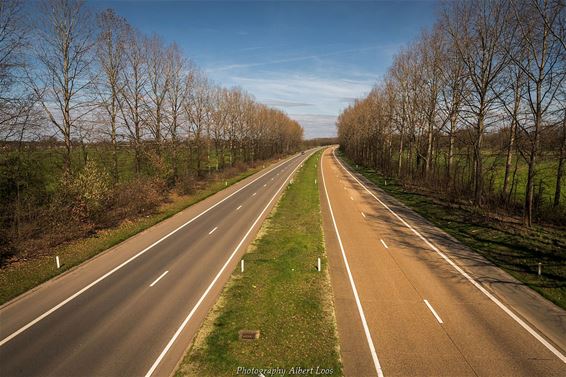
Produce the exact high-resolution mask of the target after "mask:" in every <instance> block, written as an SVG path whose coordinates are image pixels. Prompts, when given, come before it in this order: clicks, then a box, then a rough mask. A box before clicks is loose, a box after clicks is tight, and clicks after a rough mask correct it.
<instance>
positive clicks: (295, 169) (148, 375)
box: [145, 152, 314, 377]
mask: <svg viewBox="0 0 566 377" xmlns="http://www.w3.org/2000/svg"><path fill="white" fill-rule="evenodd" d="M313 153H314V152H313ZM311 155H312V153H311V154H309V155H308V156H306V157H305V158H308V157H310V156H311ZM297 169H298V166H297V167H295V168H294V169H293V170H292V171H291V173H290V174H289V175H288V176H287V178H285V180H284V182H283V184H282V185H281V186H279V189H278V190H277V192H275V194H274V195H273V196H272V197H271V199H270V200H269V202H268V203H267V205H266V206H265V207H264V208H263V210H262V211H261V212H260V214H259V215H258V217H257V218H256V219H255V221H254V222H253V224H252V225H251V227H250V228H249V229H248V231H247V232H246V234H245V235H244V237H243V238H242V239H241V240H240V243H239V244H238V245H237V246H236V248H235V249H234V251H232V254H230V256H229V257H228V259H227V260H226V262H225V263H224V265H223V266H222V268H221V269H220V270H219V271H218V273H217V274H216V276H215V277H214V279H213V280H212V282H211V283H210V285H209V286H208V288H206V290H205V291H204V293H203V294H202V296H201V297H200V299H199V300H198V301H197V303H196V304H195V306H194V307H193V309H192V310H191V311H190V313H189V314H188V315H187V317H186V318H185V319H184V320H183V322H182V323H181V325H180V326H179V328H178V329H177V331H176V332H175V334H173V337H172V338H171V339H170V340H169V342H168V343H167V345H166V346H165V348H163V351H161V353H160V354H159V356H158V357H157V359H156V360H155V362H154V363H153V365H152V366H151V368H149V370H148V371H147V373H146V374H145V377H150V376H151V375H152V374H153V372H155V369H157V367H158V366H159V364H160V363H161V360H163V358H164V357H165V355H166V354H167V352H169V349H171V347H172V346H173V343H175V341H176V340H177V338H178V337H179V335H180V334H181V332H182V331H183V329H184V328H185V327H186V326H187V323H189V321H190V320H191V318H192V317H193V315H194V314H195V312H196V311H197V309H198V308H199V307H200V305H201V304H202V302H203V301H204V299H205V298H206V296H208V293H209V292H210V290H211V289H212V288H213V287H214V285H216V282H217V281H218V279H220V276H221V275H222V273H223V272H224V270H226V268H227V267H228V265H229V264H230V261H231V260H232V259H234V256H235V255H236V253H237V252H238V250H240V247H241V246H242V244H243V243H244V241H245V240H246V238H248V236H249V235H250V233H251V232H252V230H253V229H254V227H255V226H256V224H257V223H258V221H259V220H260V219H261V217H262V216H263V214H264V213H265V211H267V209H268V208H269V206H270V205H271V203H272V202H273V201H274V200H275V198H276V197H277V195H278V194H279V193H280V192H281V190H283V188H284V187H285V186H286V185H287V182H288V181H289V179H290V178H291V176H292V175H293V173H294V172H295V171H297Z"/></svg>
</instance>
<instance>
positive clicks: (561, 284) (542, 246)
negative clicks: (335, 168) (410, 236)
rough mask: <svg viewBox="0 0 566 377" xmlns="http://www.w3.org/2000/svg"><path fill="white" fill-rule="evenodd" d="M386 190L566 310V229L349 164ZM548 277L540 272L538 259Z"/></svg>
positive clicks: (345, 160) (344, 159) (343, 158)
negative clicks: (456, 200)
mask: <svg viewBox="0 0 566 377" xmlns="http://www.w3.org/2000/svg"><path fill="white" fill-rule="evenodd" d="M340 158H341V159H342V160H343V161H344V162H346V163H348V164H349V165H350V166H351V167H352V169H353V170H355V171H357V172H359V173H361V174H362V175H364V176H365V177H366V178H368V179H369V180H370V181H372V182H373V183H375V184H376V185H377V186H378V187H380V188H381V189H382V190H384V191H385V192H387V193H388V194H390V195H391V196H393V197H395V198H397V199H398V200H400V201H401V202H402V203H403V204H405V205H406V206H408V207H410V208H411V209H413V210H414V211H415V212H417V213H418V214H420V215H421V216H423V217H424V218H426V219H427V220H429V221H430V222H431V223H433V224H434V225H436V226H437V227H439V228H441V229H442V230H444V231H445V232H446V233H448V234H450V235H452V236H453V237H454V238H456V239H457V240H458V241H460V242H461V243H463V244H464V245H466V246H468V247H469V248H471V249H473V250H475V251H476V252H478V253H479V254H481V255H482V256H483V257H485V258H486V259H488V260H489V261H491V262H492V263H494V264H495V265H497V266H499V267H500V268H502V269H503V270H505V271H507V272H508V273H509V274H511V275H512V276H513V277H515V278H516V279H518V280H519V281H521V282H523V283H525V284H526V285H527V286H529V287H530V288H532V289H534V290H535V291H537V292H539V293H540V294H541V295H542V296H543V297H545V298H547V299H549V300H550V301H552V302H554V303H555V304H557V305H559V306H560V307H562V308H565V309H566V262H565V261H566V252H565V250H566V232H565V229H564V227H562V228H555V227H543V226H533V227H532V228H531V229H528V228H526V227H524V226H522V225H520V224H519V223H517V222H516V221H510V220H511V219H509V221H507V220H503V219H498V218H496V217H494V216H490V214H488V213H485V212H482V211H480V210H477V209H474V208H473V207H469V206H462V205H459V206H455V205H451V204H450V203H447V202H446V201H441V200H439V199H437V198H434V197H432V196H429V195H425V194H423V193H418V192H412V191H408V190H407V189H406V188H404V187H403V186H402V185H401V184H399V183H398V182H396V181H395V180H391V179H390V178H387V185H385V177H383V176H382V175H380V174H378V173H377V172H375V171H374V170H372V169H368V168H365V167H362V166H357V165H354V164H352V163H349V161H348V159H346V158H345V157H344V156H340ZM539 262H540V263H542V276H540V277H539V276H538V271H537V270H538V263H539Z"/></svg>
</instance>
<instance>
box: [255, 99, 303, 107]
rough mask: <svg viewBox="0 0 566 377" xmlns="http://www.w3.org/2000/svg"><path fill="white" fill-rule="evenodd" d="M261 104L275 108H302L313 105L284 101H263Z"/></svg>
mask: <svg viewBox="0 0 566 377" xmlns="http://www.w3.org/2000/svg"><path fill="white" fill-rule="evenodd" d="M261 102H262V103H264V104H266V105H267V106H276V107H304V106H312V105H313V104H312V103H305V102H295V101H285V100H281V99H264V100H262V101H261Z"/></svg>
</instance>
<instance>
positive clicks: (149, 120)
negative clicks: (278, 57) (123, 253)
mask: <svg viewBox="0 0 566 377" xmlns="http://www.w3.org/2000/svg"><path fill="white" fill-rule="evenodd" d="M0 93H1V94H0V148H1V150H2V152H1V153H2V154H1V158H0V211H1V212H2V215H1V216H0V249H3V250H4V251H5V250H6V249H7V248H12V249H14V248H16V249H17V244H18V242H19V240H22V239H27V238H29V236H30V235H33V234H36V233H38V232H39V233H42V232H43V231H41V230H39V229H40V228H45V222H49V223H50V224H52V228H53V227H55V228H57V227H59V229H60V226H61V225H65V226H66V225H69V224H70V223H69V222H68V221H70V220H68V219H69V218H75V220H76V223H93V224H97V223H100V221H99V218H98V217H100V216H101V215H103V214H104V212H105V208H106V209H108V208H109V206H110V207H112V205H115V206H116V210H117V212H120V211H118V208H122V210H121V212H124V213H126V212H127V213H130V212H128V210H125V209H124V208H126V207H128V208H129V207H130V206H134V207H136V205H135V203H134V204H132V203H131V201H132V200H136V199H134V197H137V200H138V201H139V202H141V203H144V202H145V201H146V200H147V199H146V197H151V196H152V194H151V193H148V192H145V194H147V195H142V194H141V193H143V192H144V189H143V188H144V187H148V186H151V187H152V189H151V190H153V191H152V192H154V191H155V192H157V191H159V193H160V194H159V195H157V194H156V195H157V196H159V197H162V195H161V194H162V193H163V192H164V191H166V190H168V189H171V188H178V189H179V191H181V192H186V191H189V190H190V188H192V187H193V186H195V185H196V183H195V182H197V181H199V180H203V179H207V177H209V176H211V175H213V174H217V173H218V172H222V171H228V170H230V169H232V170H233V169H242V168H243V167H244V166H248V165H250V164H251V165H253V164H255V163H257V161H261V160H266V159H269V158H273V157H276V156H280V155H284V154H289V153H291V152H294V151H296V150H298V148H299V147H300V145H301V142H302V137H303V129H302V127H301V126H300V125H299V124H298V123H297V122H296V121H293V120H292V119H290V118H289V117H288V116H287V115H286V114H285V113H283V112H282V111H279V110H276V109H273V108H270V107H268V106H266V105H263V104H261V103H258V102H257V101H255V100H254V98H253V97H252V96H251V95H250V94H248V93H246V91H245V90H243V89H241V88H224V87H222V86H220V85H218V84H216V83H214V82H212V81H211V80H210V79H209V78H208V77H207V75H206V74H205V72H204V71H203V70H201V69H199V68H198V67H197V66H196V65H195V64H194V63H193V61H192V60H191V59H189V58H188V57H187V56H186V55H185V54H184V52H183V51H182V50H181V48H180V47H179V46H178V45H177V44H176V43H174V42H173V43H166V42H165V41H164V40H163V38H161V37H160V36H159V35H144V34H143V33H141V32H140V31H139V30H136V28H134V27H133V26H132V25H130V24H129V23H128V21H127V20H126V19H125V18H124V17H122V16H120V15H119V14H117V13H116V12H115V11H114V10H112V9H106V10H103V11H101V12H98V13H97V12H95V11H94V10H93V9H92V8H90V7H89V6H87V5H86V4H85V3H84V2H83V1H77V0H42V1H38V2H32V3H26V2H24V1H19V0H0ZM189 186H190V187H189ZM156 187H158V189H157V188H156ZM125 190H126V191H129V192H133V191H136V192H137V195H133V197H131V198H128V197H124V195H122V194H121V192H124V191H125ZM148 190H149V188H148ZM151 190H150V191H151ZM117 197H122V202H121V203H119V204H118V203H114V204H112V203H110V201H112V200H117V199H116V198H117ZM156 203H157V201H156V202H155V203H154V205H155V204H156ZM56 207H58V208H59V209H57V208H56ZM141 207H143V208H138V207H136V208H137V209H136V210H134V212H139V211H143V210H145V209H147V208H145V207H144V206H143V205H142V206H141ZM50 208H51V209H50ZM97 216H98V217H97ZM117 216H118V215H117ZM40 218H44V220H39V219H40ZM2 245H3V246H2ZM10 245H11V246H10ZM0 251H1V250H0ZM12 252H13V250H12ZM6 253H8V252H6ZM0 254H2V253H0Z"/></svg>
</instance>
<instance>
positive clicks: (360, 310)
mask: <svg viewBox="0 0 566 377" xmlns="http://www.w3.org/2000/svg"><path fill="white" fill-rule="evenodd" d="M323 156H324V152H323V154H322V156H320V171H321V175H322V185H323V186H324V193H325V194H326V202H327V203H328V208H329V210H330V216H331V217H332V224H333V225H334V231H335V232H336V238H337V239H338V244H339V245H340V250H341V251H342V258H343V259H344V266H345V267H346V272H347V273H348V279H349V280H350V286H351V287H352V292H353V293H354V298H355V301H356V307H357V308H358V313H359V314H360V319H361V321H362V326H363V328H364V332H365V334H366V339H367V343H368V347H369V350H370V353H371V358H372V360H373V365H374V367H375V371H376V373H377V375H378V377H383V371H382V369H381V364H380V363H379V359H378V357H377V352H376V351H375V346H374V344H373V339H372V337H371V334H370V332H369V326H368V323H367V321H366V316H365V314H364V309H363V308H362V303H361V302H360V297H359V295H358V290H357V288H356V283H354V278H353V276H352V272H351V271H350V264H349V263H348V258H347V257H346V252H345V251H344V245H343V244H342V238H341V237H340V232H339V231H338V226H337V225H336V219H335V218H334V211H333V210H332V205H331V204H330V197H329V196H328V190H327V189H326V179H325V178H324V165H323V162H322V158H323Z"/></svg>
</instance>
